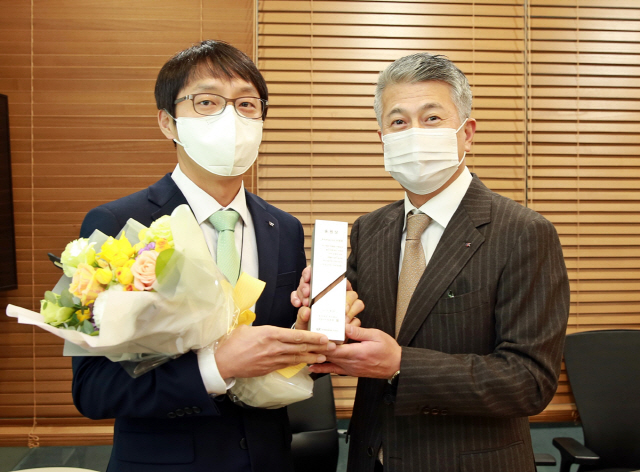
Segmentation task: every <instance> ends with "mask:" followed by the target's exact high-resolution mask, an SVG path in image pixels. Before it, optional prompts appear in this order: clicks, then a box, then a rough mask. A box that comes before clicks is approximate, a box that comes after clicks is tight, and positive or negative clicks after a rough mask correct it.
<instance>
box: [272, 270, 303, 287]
mask: <svg viewBox="0 0 640 472" xmlns="http://www.w3.org/2000/svg"><path fill="white" fill-rule="evenodd" d="M287 286H289V287H293V288H292V289H291V290H295V289H296V288H298V287H297V286H296V272H295V271H293V272H284V273H282V274H278V278H277V279H276V288H278V287H287Z"/></svg>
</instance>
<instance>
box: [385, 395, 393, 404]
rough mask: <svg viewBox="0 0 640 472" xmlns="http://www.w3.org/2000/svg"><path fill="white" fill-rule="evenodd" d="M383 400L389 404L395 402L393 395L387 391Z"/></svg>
mask: <svg viewBox="0 0 640 472" xmlns="http://www.w3.org/2000/svg"><path fill="white" fill-rule="evenodd" d="M383 400H384V402H385V403H386V404H387V405H391V404H392V403H393V395H391V394H390V393H385V395H384V397H383Z"/></svg>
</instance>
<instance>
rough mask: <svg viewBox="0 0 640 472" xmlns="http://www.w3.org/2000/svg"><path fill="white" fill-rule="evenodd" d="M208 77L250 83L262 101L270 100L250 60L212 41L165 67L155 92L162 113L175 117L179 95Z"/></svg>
mask: <svg viewBox="0 0 640 472" xmlns="http://www.w3.org/2000/svg"><path fill="white" fill-rule="evenodd" d="M205 74H206V75H208V76H211V77H214V78H216V79H219V78H225V79H233V78H239V79H242V80H246V81H247V82H249V83H251V84H253V86H254V87H255V88H256V90H258V93H259V94H260V98H262V99H263V100H268V98H269V91H268V90H267V83H266V82H265V80H264V77H262V74H261V73H260V71H259V70H258V68H257V67H256V65H255V64H254V63H253V61H252V60H251V59H250V58H249V56H247V55H246V54H245V53H243V52H242V51H240V50H239V49H236V48H234V47H233V46H231V45H230V44H227V43H225V42H224V41H214V40H212V39H208V40H206V41H202V42H201V43H198V44H195V45H193V46H191V47H190V48H189V49H185V50H184V51H181V52H179V53H178V54H176V55H175V56H173V57H172V58H171V59H169V60H168V61H167V63H166V64H165V65H164V66H162V69H160V72H159V73H158V78H157V80H156V88H155V96H156V105H157V106H158V110H167V111H168V112H169V113H171V115H172V116H175V107H176V106H175V105H174V103H173V102H174V100H176V99H177V98H179V97H178V96H177V95H178V92H180V90H181V89H182V88H183V87H184V86H185V85H186V84H187V83H188V82H189V81H190V80H192V79H193V78H195V77H197V76H198V75H205ZM264 117H266V110H265V115H264ZM264 117H263V119H264Z"/></svg>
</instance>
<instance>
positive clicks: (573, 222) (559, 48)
mask: <svg viewBox="0 0 640 472" xmlns="http://www.w3.org/2000/svg"><path fill="white" fill-rule="evenodd" d="M529 4H530V8H529V14H530V26H531V29H530V32H529V37H530V42H529V44H528V49H529V56H528V61H529V64H528V70H529V71H530V76H529V87H530V88H529V94H530V101H529V106H530V110H529V123H528V129H529V134H528V139H529V147H528V151H529V155H528V167H529V179H528V205H529V206H530V207H532V208H533V209H535V210H537V211H539V212H541V213H543V214H544V215H545V216H546V217H547V218H549V219H550V220H551V221H552V222H553V223H554V224H555V226H556V228H557V230H558V232H559V234H560V238H561V241H562V245H563V248H564V254H565V260H566V263H567V267H568V270H569V277H570V280H571V315H570V318H569V328H568V332H569V333H572V332H577V331H586V330H594V329H608V328H636V329H637V328H639V327H640V243H639V242H638V241H639V240H640V238H639V236H640V225H639V224H638V223H640V184H639V177H640V157H639V156H640V137H639V134H638V130H640V79H639V77H640V61H639V60H638V58H639V57H640V34H639V31H640V3H638V2H637V1H635V0H607V1H604V0H579V1H576V0H531V1H530V2H529ZM547 410H548V411H547V412H548V413H549V414H550V415H552V416H560V417H561V418H566V417H567V416H568V415H570V414H571V412H572V411H573V410H574V405H573V400H572V397H571V395H570V390H569V385H568V383H567V378H566V375H565V374H564V372H563V375H562V377H561V385H560V388H559V389H558V394H557V395H556V398H555V399H554V403H553V404H552V405H550V407H549V408H548V409H547Z"/></svg>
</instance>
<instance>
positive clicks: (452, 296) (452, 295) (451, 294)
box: [447, 290, 455, 298]
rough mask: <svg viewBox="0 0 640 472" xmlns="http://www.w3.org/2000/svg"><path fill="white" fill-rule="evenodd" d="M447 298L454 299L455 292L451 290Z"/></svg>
mask: <svg viewBox="0 0 640 472" xmlns="http://www.w3.org/2000/svg"><path fill="white" fill-rule="evenodd" d="M447 297H449V298H454V297H455V295H454V294H453V290H449V292H448V293H447Z"/></svg>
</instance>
